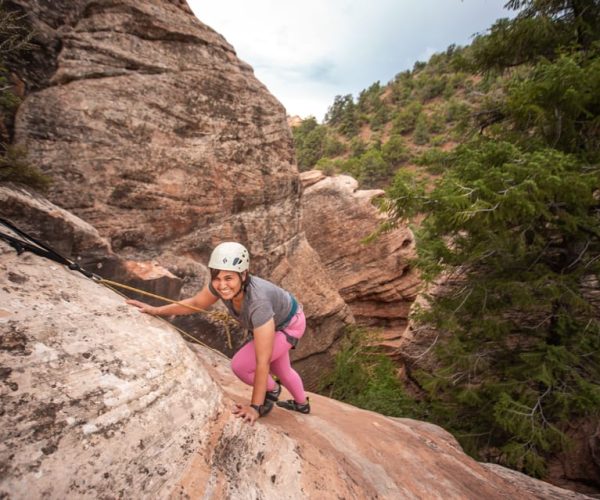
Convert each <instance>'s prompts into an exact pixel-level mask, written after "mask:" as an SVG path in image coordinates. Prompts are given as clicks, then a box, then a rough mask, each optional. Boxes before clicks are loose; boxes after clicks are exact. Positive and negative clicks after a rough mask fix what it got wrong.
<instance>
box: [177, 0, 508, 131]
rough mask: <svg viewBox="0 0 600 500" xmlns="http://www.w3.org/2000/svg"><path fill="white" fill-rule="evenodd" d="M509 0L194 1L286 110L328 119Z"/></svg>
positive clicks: (459, 40)
mask: <svg viewBox="0 0 600 500" xmlns="http://www.w3.org/2000/svg"><path fill="white" fill-rule="evenodd" d="M505 2H506V0H462V1H460V0H421V1H418V2H417V1H415V0H371V1H370V2H358V1H355V0H328V1H323V0H304V1H303V2H298V1H295V2H290V1H285V0H279V1H276V0H254V1H252V2H249V1H243V0H220V1H219V2H208V1H206V0H188V3H189V5H190V7H191V8H192V10H193V11H194V13H195V14H196V16H197V17H198V18H199V19H200V20H201V21H202V22H203V23H205V24H207V25H209V26H210V27H212V28H213V29H215V30H216V31H217V32H218V33H220V34H221V35H223V36H224V37H225V38H226V39H227V41H228V42H229V43H231V44H232V45H233V47H234V48H235V50H236V52H237V53H238V56H239V57H240V59H242V60H244V61H245V62H247V63H248V64H250V65H251V66H252V67H253V68H254V71H255V74H256V76H257V78H258V79H259V80H261V81H262V82H263V83H264V84H265V85H266V86H267V87H268V88H269V90H270V91H271V92H272V93H273V94H274V95H275V96H276V97H277V98H278V99H279V100H280V101H281V102H282V103H283V105H284V106H285V107H286V109H287V111H288V114H291V115H296V114H297V115H300V116H308V115H313V116H315V117H316V118H317V119H319V120H320V119H322V118H323V116H324V114H325V112H326V111H327V107H328V106H329V105H331V104H332V103H333V99H334V97H335V96H336V95H345V94H354V95H356V94H357V93H358V92H359V91H360V90H362V89H364V88H366V87H368V86H369V85H371V84H372V83H373V82H375V81H377V80H380V81H381V82H382V83H386V82H387V81H389V80H391V79H392V78H393V77H394V75H395V74H397V73H398V72H400V71H403V70H405V69H410V68H412V66H413V64H414V62H415V61H417V60H427V59H428V58H429V57H430V56H431V54H433V53H435V52H439V51H441V50H445V49H446V47H447V46H448V45H450V44H452V43H456V44H458V45H464V44H466V43H468V42H469V40H470V37H471V35H473V34H474V33H476V32H480V31H483V30H485V29H487V28H488V27H489V26H490V25H491V24H492V23H493V21H494V20H495V19H497V18H498V17H506V16H507V15H509V13H508V12H506V11H504V10H503V8H502V7H503V4H504V3H505Z"/></svg>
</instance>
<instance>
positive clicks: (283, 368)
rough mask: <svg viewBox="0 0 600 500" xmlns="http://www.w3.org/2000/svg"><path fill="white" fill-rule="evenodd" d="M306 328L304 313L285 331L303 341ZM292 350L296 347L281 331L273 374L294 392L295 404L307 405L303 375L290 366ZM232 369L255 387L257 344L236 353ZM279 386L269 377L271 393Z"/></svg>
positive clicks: (292, 321) (271, 369)
mask: <svg viewBox="0 0 600 500" xmlns="http://www.w3.org/2000/svg"><path fill="white" fill-rule="evenodd" d="M305 328H306V318H305V317H304V312H303V311H302V309H300V310H299V311H298V312H297V313H296V315H295V316H294V317H293V318H292V320H291V321H290V323H289V324H288V326H286V327H285V331H286V332H287V333H288V335H291V336H292V337H296V338H297V339H299V338H301V337H302V335H304V330H305ZM291 347H292V346H291V345H290V343H289V342H288V341H287V339H286V338H285V335H284V334H283V333H282V332H281V331H277V332H275V340H274V341H273V354H272V355H271V368H270V373H272V374H273V375H276V376H277V377H279V380H280V381H281V383H282V385H283V386H284V387H285V388H286V389H287V390H288V391H290V393H291V394H292V396H293V398H294V400H295V401H297V402H298V403H304V402H305V401H306V393H305V392H304V384H303V383H302V379H301V378H300V375H298V373H297V372H296V370H294V369H293V368H292V364H291V362H290V349H291ZM231 369H232V370H233V373H235V374H236V375H237V377H238V378H239V379H240V380H241V381H242V382H244V383H246V384H248V385H254V372H255V371H256V352H255V351H254V340H252V341H251V342H248V343H247V344H246V345H245V346H244V347H242V348H241V349H240V350H239V351H238V352H236V353H235V356H233V358H232V359H231ZM275 386H276V385H275V381H274V380H273V377H271V375H269V378H268V380H267V390H269V391H272V390H273V389H275Z"/></svg>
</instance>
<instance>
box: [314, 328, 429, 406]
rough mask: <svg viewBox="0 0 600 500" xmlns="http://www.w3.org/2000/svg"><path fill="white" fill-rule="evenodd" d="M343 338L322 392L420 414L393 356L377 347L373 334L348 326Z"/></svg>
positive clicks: (370, 404) (322, 385) (356, 401)
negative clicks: (407, 392) (399, 374)
mask: <svg viewBox="0 0 600 500" xmlns="http://www.w3.org/2000/svg"><path fill="white" fill-rule="evenodd" d="M343 342H344V343H343V346H342V348H341V350H340V351H339V352H338V354H337V355H336V359H335V368H334V370H333V371H332V372H331V373H330V374H329V375H328V376H327V377H326V378H324V379H323V381H322V383H321V387H320V389H319V391H320V392H321V393H322V394H326V395H327V396H329V397H331V398H335V399H338V400H340V401H345V402H347V403H350V404H353V405H355V406H358V407H360V408H365V409H367V410H372V411H376V412H379V413H382V414H384V415H389V416H392V417H416V416H418V411H419V404H418V403H417V402H416V401H414V400H413V399H412V398H411V397H410V396H408V395H407V394H406V392H405V391H404V389H403V387H402V383H401V382H400V380H399V379H398V376H397V374H396V368H395V367H394V364H393V362H392V361H391V360H390V358H388V357H387V356H385V355H384V354H382V353H381V352H379V350H378V349H377V347H375V342H376V337H375V336H374V335H373V334H369V333H368V332H367V331H366V330H365V329H362V328H358V327H354V328H349V329H348V331H347V332H346V336H345V337H344V341H343Z"/></svg>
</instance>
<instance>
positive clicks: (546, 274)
mask: <svg viewBox="0 0 600 500" xmlns="http://www.w3.org/2000/svg"><path fill="white" fill-rule="evenodd" d="M508 6H509V7H511V8H513V9H515V10H517V11H518V14H517V15H516V17H515V18H513V19H512V20H508V19H503V20H499V21H497V22H496V23H495V24H494V25H493V26H492V27H491V28H490V30H489V32H488V33H486V34H482V35H479V36H477V37H476V38H475V39H474V41H473V43H472V44H471V46H469V47H456V46H451V47H449V48H448V50H447V51H446V52H443V53H440V54H435V55H434V56H432V58H431V59H430V60H429V61H428V62H427V63H424V62H418V63H415V65H414V67H413V69H412V70H411V71H404V72H402V73H399V74H398V75H397V76H396V77H395V78H394V80H393V81H391V82H389V83H388V84H387V85H386V86H381V85H380V84H379V82H377V83H376V84H374V85H373V86H371V87H369V88H368V89H367V90H365V91H363V92H361V93H360V95H359V99H358V102H357V103H356V104H355V103H354V101H353V99H352V96H345V97H344V98H339V99H337V98H336V102H335V103H334V106H332V108H330V113H329V114H328V115H327V116H326V119H325V123H324V124H323V125H322V126H323V127H325V128H326V129H327V133H328V134H329V135H330V136H332V137H338V139H339V140H340V141H342V142H344V143H345V144H347V145H348V147H347V149H346V151H345V152H344V153H343V154H341V155H339V156H337V157H330V158H329V159H328V164H327V168H328V172H330V173H331V172H348V173H350V174H352V175H354V176H355V177H356V178H357V179H359V181H360V182H361V184H362V185H363V186H377V187H386V188H387V192H388V203H387V204H386V205H385V206H384V208H385V209H386V210H389V211H390V212H389V213H391V214H392V218H391V220H390V221H388V223H387V224H386V225H384V227H383V228H382V230H385V228H386V227H391V226H393V225H394V224H397V223H399V222H403V223H406V222H409V221H411V220H419V226H418V227H416V228H415V232H416V235H417V249H418V257H417V259H416V261H415V263H414V264H415V265H416V266H418V268H419V270H420V272H421V275H422V277H423V279H424V280H425V281H426V282H432V281H433V280H434V279H439V277H440V275H442V276H444V275H445V276H448V275H450V274H451V275H453V276H455V277H456V279H457V284H456V285H455V286H454V287H453V288H452V289H450V290H448V291H446V292H445V293H443V294H442V295H437V296H433V297H428V300H429V304H428V306H427V307H424V308H422V309H421V310H420V311H419V312H418V313H417V314H416V315H415V316H414V318H413V319H414V320H415V321H416V322H417V323H422V324H424V325H427V326H428V327H430V328H435V330H436V331H437V332H438V333H439V334H440V341H439V342H438V343H437V344H436V350H435V357H436V364H437V366H438V367H439V368H438V369H436V370H433V371H431V370H430V371H427V370H425V369H423V368H421V369H419V366H418V364H417V365H415V366H413V367H412V368H411V374H412V377H413V378H414V379H415V381H416V383H418V384H420V386H421V389H422V390H423V394H424V396H423V397H421V398H420V400H419V402H418V404H417V403H415V402H414V401H410V398H408V397H407V396H406V395H405V394H404V393H403V392H402V389H401V388H400V387H399V386H397V385H394V384H397V383H398V381H397V377H396V376H395V374H394V370H393V366H392V365H388V363H389V361H388V360H386V358H384V357H382V356H380V355H379V354H377V352H376V351H373V350H372V349H373V348H371V347H367V346H368V345H369V341H368V340H365V341H363V342H362V343H361V342H360V341H359V340H357V337H358V336H359V334H358V333H355V334H354V337H351V340H350V341H349V343H348V345H347V346H346V347H345V349H344V350H342V352H341V353H340V355H339V356H338V358H337V360H336V369H335V371H334V373H333V374H332V375H331V377H330V378H329V379H328V380H327V384H326V389H325V390H326V391H328V392H329V393H330V394H331V395H332V396H333V397H336V398H339V399H342V400H345V401H348V402H351V403H353V404H357V405H359V406H363V407H366V408H369V409H375V410H376V411H381V412H383V413H386V414H388V415H404V416H407V415H410V416H417V417H419V416H420V418H427V419H428V420H431V421H433V422H434V423H437V424H439V425H442V426H443V427H445V428H446V429H448V430H449V431H451V432H453V433H454V434H455V435H456V436H457V438H458V439H459V440H460V442H461V444H462V445H463V446H464V448H465V449H466V450H467V451H468V452H469V453H471V454H472V455H473V456H475V457H477V458H479V459H481V460H486V461H495V462H499V463H501V464H504V465H508V466H511V467H514V468H516V469H519V470H522V471H524V472H527V473H529V474H532V475H535V476H542V475H544V473H545V467H546V462H547V459H548V458H549V457H552V456H554V455H555V454H556V453H558V452H560V451H561V450H565V449H566V448H567V447H568V446H569V442H568V438H567V436H566V434H565V431H566V429H567V428H568V426H569V424H570V423H572V422H577V421H578V419H585V418H590V417H597V416H598V415H599V413H600V384H599V382H600V313H599V311H598V305H597V299H594V298H593V294H594V293H596V294H597V293H598V288H599V285H598V284H599V282H600V258H599V257H598V256H599V255H600V92H599V91H598V89H600V4H599V3H598V2H589V1H585V0H569V1H567V2H564V1H562V0H560V1H559V0H511V1H509V2H508ZM377 114H378V117H377V118H376V115H377ZM349 123H351V124H352V127H350V126H348V124H349ZM442 146H443V147H442ZM407 163H410V164H412V165H414V169H412V170H415V172H414V173H411V172H409V171H408V169H405V168H404V166H405V165H406V164H407ZM315 164H317V166H319V165H320V164H319V163H317V162H315ZM432 174H433V175H434V177H432ZM594 300H596V302H594ZM362 335H363V336H364V335H365V334H364V332H363V334H362ZM365 342H366V343H365ZM432 352H434V351H432ZM381 374H384V375H381ZM392 381H393V382H392ZM390 387H393V389H390ZM388 390H389V391H390V392H389V393H388V392H386V391H388ZM380 391H381V392H380ZM396 391H397V392H396ZM379 394H385V397H386V398H388V399H389V401H394V403H393V404H390V405H386V407H385V408H379V407H378V406H377V404H379V403H378V399H379V397H378V395H379Z"/></svg>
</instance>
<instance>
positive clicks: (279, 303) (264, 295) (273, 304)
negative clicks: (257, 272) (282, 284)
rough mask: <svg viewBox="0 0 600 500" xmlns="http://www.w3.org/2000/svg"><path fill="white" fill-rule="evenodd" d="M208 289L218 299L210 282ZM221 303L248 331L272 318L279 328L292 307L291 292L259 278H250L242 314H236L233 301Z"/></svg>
mask: <svg viewBox="0 0 600 500" xmlns="http://www.w3.org/2000/svg"><path fill="white" fill-rule="evenodd" d="M208 289H209V290H210V291H211V293H213V294H214V295H216V296H217V297H218V296H219V294H218V293H217V291H216V290H215V289H214V287H213V286H212V283H210V282H209V283H208ZM221 301H222V302H223V304H225V307H227V310H228V311H229V314H231V315H232V316H233V317H234V318H235V319H237V320H238V321H239V322H240V324H241V326H242V328H244V329H246V330H254V329H255V328H258V327H259V326H262V325H264V324H265V323H266V322H267V321H269V320H270V319H271V318H274V320H275V326H276V327H277V325H281V324H282V323H283V322H284V321H285V320H286V319H287V317H288V315H289V314H290V311H291V307H292V299H291V297H290V294H289V292H287V291H285V290H284V289H283V288H279V287H278V286H277V285H274V284H273V283H271V282H270V281H267V280H264V279H262V278H258V277H257V276H250V283H248V286H247V288H246V292H245V296H244V303H243V304H242V310H241V311H240V314H237V313H236V311H235V309H234V308H233V303H232V301H231V300H223V299H221Z"/></svg>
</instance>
